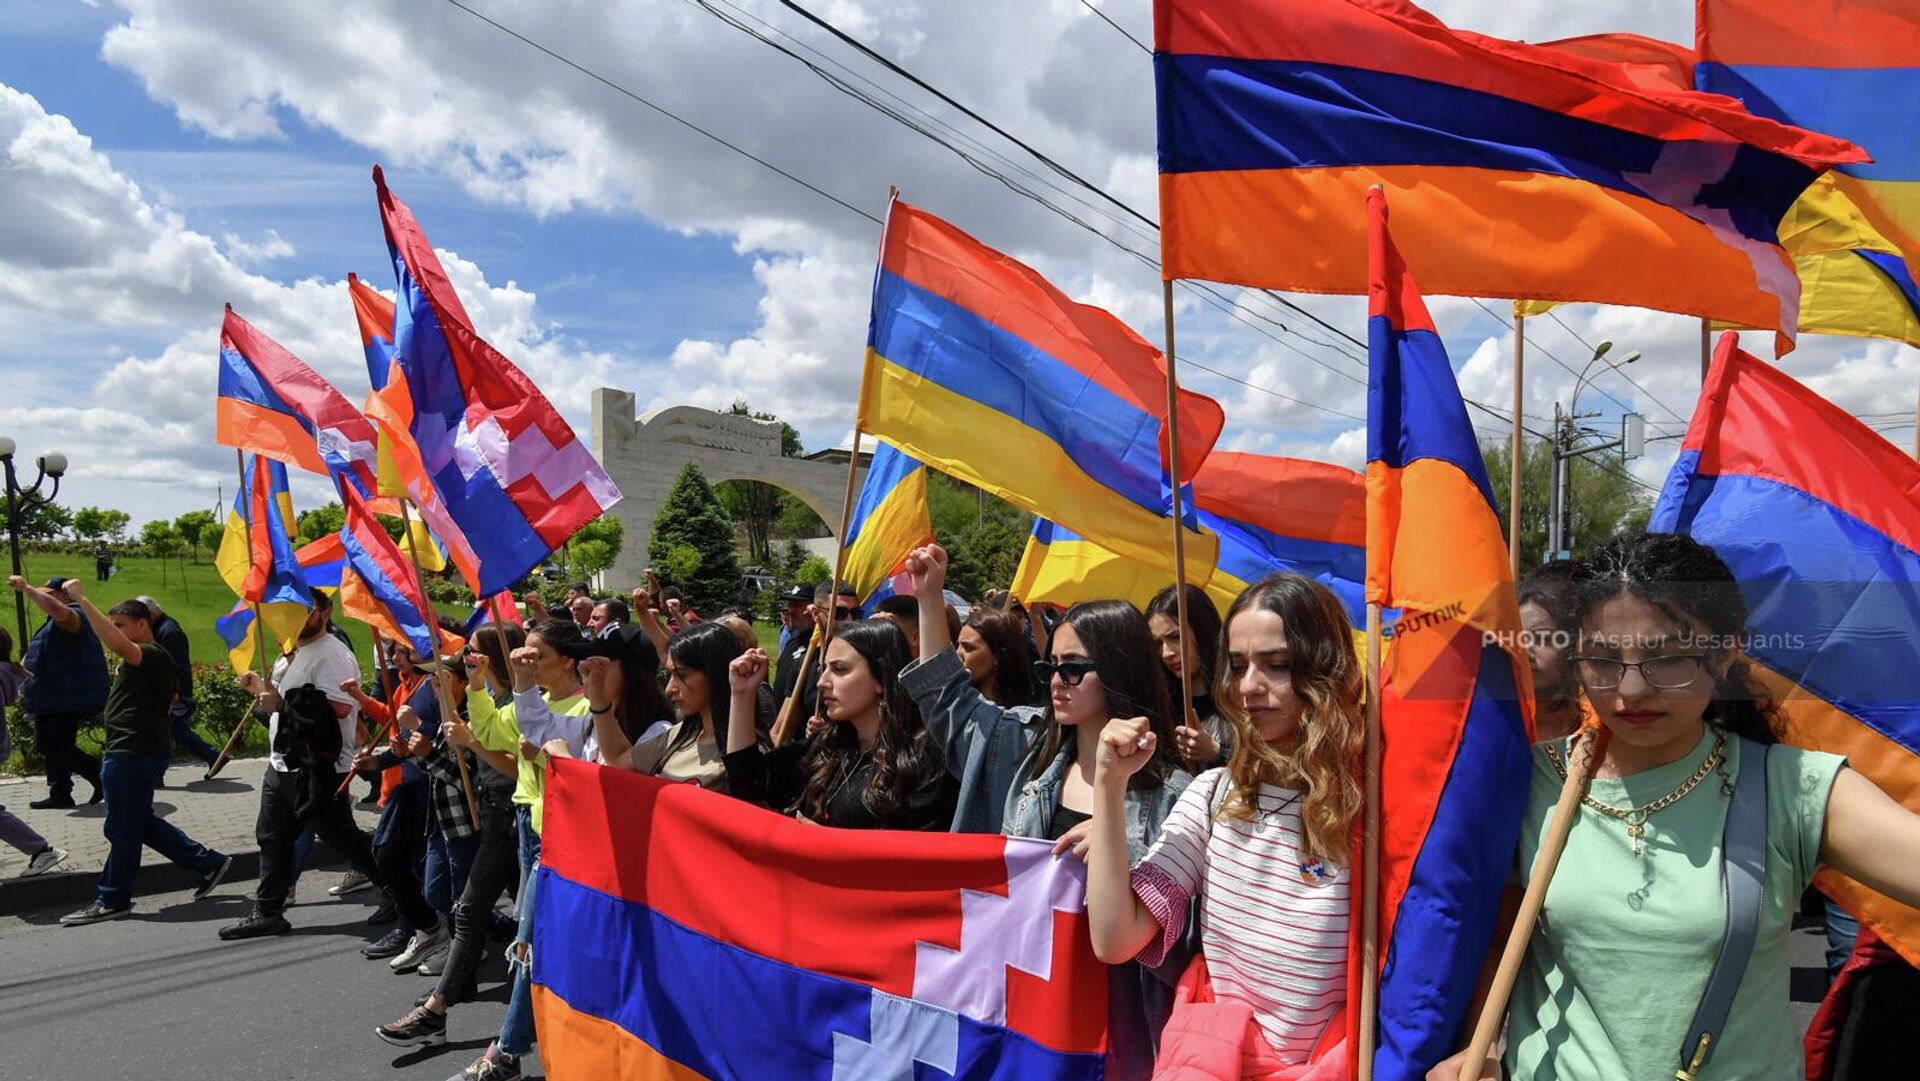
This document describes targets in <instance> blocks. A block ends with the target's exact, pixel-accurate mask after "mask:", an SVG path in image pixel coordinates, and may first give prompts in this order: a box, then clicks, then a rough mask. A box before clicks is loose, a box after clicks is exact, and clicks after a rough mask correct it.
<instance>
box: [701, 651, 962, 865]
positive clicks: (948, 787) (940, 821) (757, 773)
mask: <svg viewBox="0 0 1920 1081" xmlns="http://www.w3.org/2000/svg"><path fill="white" fill-rule="evenodd" d="M906 663H907V636H906V635H904V634H901V633H900V628H899V627H897V626H895V625H894V624H893V623H891V622H889V621H887V620H884V619H868V620H862V621H860V622H857V623H850V624H846V625H844V626H839V627H835V628H834V632H833V641H832V642H830V643H829V644H828V646H827V649H826V664H825V665H824V666H823V667H822V670H821V673H820V708H821V710H822V711H823V712H824V713H825V714H826V719H827V725H826V727H824V728H822V729H821V730H820V731H819V732H818V733H817V734H816V735H814V736H812V737H810V738H808V739H807V740H806V742H804V743H788V744H786V745H784V746H781V747H776V748H773V749H771V750H763V749H762V748H760V747H758V746H756V744H755V740H754V731H753V728H752V726H751V725H730V726H728V729H727V755H726V759H725V762H726V768H727V784H728V790H729V791H730V792H731V793H732V794H733V795H735V796H737V797H739V798H741V799H744V800H747V801H749V802H751V803H758V804H761V805H762V806H765V807H770V808H772V809H774V810H776V811H781V812H786V813H791V814H793V815H794V816H796V817H799V818H804V819H806V820H808V821H810V822H816V823H819V824H820V825H823V826H839V827H842V828H845V829H896V830H944V829H946V828H947V825H948V823H950V822H951V821H953V800H954V796H955V794H956V793H957V792H958V791H959V786H958V785H957V784H955V783H954V780H953V778H952V777H950V776H948V774H947V767H946V762H945V761H944V759H943V758H942V756H941V754H940V744H939V743H938V742H936V741H935V740H934V739H933V737H931V736H930V735H928V733H927V730H926V728H925V726H923V725H922V724H921V723H920V711H919V710H917V709H915V708H914V705H913V700H912V699H910V698H908V697H907V694H906V692H905V691H904V690H902V689H901V688H900V669H901V668H902V667H903V666H904V665H905V664H906ZM766 672H767V655H766V654H765V653H763V652H761V651H760V650H758V649H752V650H748V651H747V652H746V653H743V654H741V655H740V657H739V658H738V659H737V660H735V661H734V662H733V665H732V667H731V669H730V673H729V676H730V682H731V683H732V690H733V713H734V715H735V716H752V710H753V705H754V696H755V694H756V693H757V689H758V687H759V686H760V684H762V683H764V682H765V681H766Z"/></svg>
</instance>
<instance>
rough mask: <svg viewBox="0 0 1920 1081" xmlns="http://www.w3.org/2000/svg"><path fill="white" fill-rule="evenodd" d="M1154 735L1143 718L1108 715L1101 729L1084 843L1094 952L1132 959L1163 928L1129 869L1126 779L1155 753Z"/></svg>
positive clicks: (1112, 961)
mask: <svg viewBox="0 0 1920 1081" xmlns="http://www.w3.org/2000/svg"><path fill="white" fill-rule="evenodd" d="M1153 749H1154V735H1153V731H1152V729H1151V728H1149V727H1148V725H1147V722H1146V721H1145V720H1144V719H1141V718H1137V717H1136V718H1129V719H1125V720H1120V719H1116V720H1112V721H1108V722H1107V727H1106V730H1105V731H1104V732H1102V733H1101V734H1100V750H1099V753H1098V756H1097V757H1096V758H1095V759H1094V767H1093V836H1092V839H1091V843H1090V844H1089V846H1088V849H1087V924H1088V927H1089V930H1090V931H1091V932H1092V937H1093V953H1094V956H1096V957H1098V958H1100V960H1102V961H1104V962H1106V963H1107V964H1109V965H1117V964H1119V963H1121V962H1122V961H1131V960H1132V959H1133V958H1135V957H1137V956H1139V954H1140V951H1141V950H1143V949H1146V948H1147V944H1148V943H1150V942H1152V941H1153V938H1154V936H1155V935H1158V934H1160V933H1161V928H1160V923H1159V921H1158V920H1156V919H1154V918H1153V913H1151V912H1148V911H1147V906H1146V905H1144V904H1142V903H1141V901H1140V898H1139V896H1138V895H1137V894H1135V893H1134V892H1133V884H1132V882H1131V881H1130V880H1129V879H1128V875H1127V872H1128V870H1129V869H1130V868H1129V867H1128V866H1127V781H1128V779H1129V778H1131V777H1132V776H1133V775H1134V774H1135V773H1136V772H1138V771H1139V770H1140V768H1141V767H1142V766H1144V765H1146V764H1147V762H1148V761H1149V760H1151V759H1152V758H1153Z"/></svg>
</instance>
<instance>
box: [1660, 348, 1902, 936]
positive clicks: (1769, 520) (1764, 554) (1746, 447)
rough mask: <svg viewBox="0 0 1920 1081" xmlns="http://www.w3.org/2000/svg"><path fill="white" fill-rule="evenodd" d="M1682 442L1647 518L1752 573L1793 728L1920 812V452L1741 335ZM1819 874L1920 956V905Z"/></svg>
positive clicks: (1721, 361) (1752, 603)
mask: <svg viewBox="0 0 1920 1081" xmlns="http://www.w3.org/2000/svg"><path fill="white" fill-rule="evenodd" d="M1680 448H1681V449H1680V457H1679V459H1678V460H1676V461H1675V462H1674V464H1673V471H1672V472H1670V473H1669V474H1668V475H1667V483H1666V486H1665V487H1664V488H1662V489H1661V492H1660V501H1659V503H1658V504H1656V505H1655V507H1654V510H1653V518H1652V520H1651V521H1650V522H1649V523H1648V525H1647V528H1649V529H1653V530H1659V531H1661V532H1669V533H1684V534H1686V535H1687V536H1690V537H1692V538H1694V539H1695V540H1697V541H1699V542H1701V543H1702V544H1706V545H1710V546H1711V547H1712V548H1713V550H1714V553H1715V554H1717V555H1718V556H1719V557H1720V558H1721V559H1722V560H1724V561H1725V562H1726V564H1727V566H1728V567H1729V568H1730V569H1731V570H1732V571H1733V574H1734V577H1736V578H1738V579H1739V581H1740V591H1741V593H1742V594H1744V595H1745V597H1746V600H1747V606H1748V616H1747V627H1748V631H1749V636H1748V640H1747V642H1746V654H1747V658H1748V659H1749V660H1750V661H1751V662H1752V663H1753V667H1754V674H1755V676H1756V677H1757V678H1758V679H1759V681H1760V683H1761V684H1762V685H1763V686H1765V687H1766V689H1767V691H1768V693H1769V694H1770V695H1771V696H1772V697H1773V700H1774V702H1775V703H1776V704H1777V705H1778V706H1779V707H1780V711H1781V713H1782V714H1783V715H1784V716H1785V718H1786V725H1785V728H1784V730H1783V731H1782V732H1781V734H1780V735H1781V739H1782V740H1784V741H1785V742H1787V743H1791V744H1794V745H1795V746H1799V747H1807V748H1811V749H1813V750H1816V751H1831V752H1833V753H1835V754H1841V755H1845V756H1846V758H1847V764H1848V765H1850V766H1852V767H1853V768H1854V769H1857V770H1859V771H1860V772H1861V773H1862V774H1864V775H1865V776H1866V777H1867V778H1868V779H1870V780H1872V781H1873V783H1874V784H1877V785H1879V786H1880V788H1881V789H1882V790H1884V791H1885V792H1886V793H1887V794H1889V795H1891V796H1892V797H1893V798H1895V799H1897V800H1899V801H1901V802H1902V803H1904V804H1906V806H1907V807H1908V808H1909V809H1911V810H1920V667H1917V666H1915V664H1914V663H1913V643H1914V642H1915V641H1920V505H1917V504H1916V503H1915V501H1914V499H1915V494H1916V493H1920V463H1916V462H1915V461H1914V460H1913V459H1912V458H1910V457H1908V456H1907V454H1906V453H1905V452H1904V451H1902V450H1901V449H1900V448H1898V447H1896V446H1894V445H1893V444H1892V443H1889V442H1887V441H1886V439H1884V438H1882V437H1881V436H1880V434H1879V433H1877V432H1875V431H1873V430H1872V429H1871V428H1869V427H1867V426H1866V425H1865V424H1862V423H1861V422H1860V421H1859V420H1857V419H1855V418H1854V417H1852V416H1849V415H1848V414H1847V413H1846V411H1845V410H1843V409H1841V408H1839V407H1838V406H1836V405H1834V404H1833V403H1832V402H1829V401H1827V400H1826V399H1824V398H1822V397H1820V396H1819V395H1818V394H1815V393H1814V392H1813V391H1811V390H1808V389H1807V388H1806V387H1804V386H1802V385H1801V384H1799V383H1798V382H1795V381H1794V380H1793V379H1792V378H1791V377H1790V376H1788V375H1787V374H1786V373H1784V372H1782V371H1780V370H1779V369H1778V368H1775V367H1773V366H1772V365H1770V364H1767V363H1766V362H1764V361H1762V360H1760V359H1758V358H1756V357H1753V356H1750V355H1748V354H1747V353H1745V352H1742V351H1741V349H1740V346H1739V340H1738V337H1737V336H1736V335H1734V334H1725V335H1722V336H1721V338H1720V346H1719V349H1718V350H1716V351H1715V354H1714V360H1713V367H1712V368H1711V369H1709V370H1708V372H1707V380H1706V384H1705V385H1704V386H1703V387H1701V390H1700V404H1699V405H1698V406H1697V407H1696V408H1695V410H1694V413H1693V422H1692V424H1691V425H1689V426H1688V428H1687V435H1686V439H1685V441H1684V442H1682V443H1681V445H1680ZM1816 882H1817V884H1818V885H1819V886H1820V888H1821V889H1822V890H1824V891H1826V892H1828V893H1830V894H1833V895H1834V896H1836V897H1837V898H1839V899H1840V900H1841V901H1842V902H1843V903H1844V904H1845V905H1846V907H1847V910H1848V911H1850V912H1853V913H1854V914H1855V915H1857V916H1858V917H1859V918H1860V921H1861V922H1862V923H1865V924H1867V925H1869V926H1871V927H1872V928H1873V929H1874V930H1875V931H1876V932H1878V933H1879V935H1880V937H1881V938H1883V939H1885V940H1886V941H1887V942H1888V943H1890V944H1891V945H1893V946H1894V948H1896V949H1898V950H1899V951H1900V952H1901V954H1902V955H1904V956H1905V957H1906V958H1907V960H1908V961H1910V962H1912V963H1914V964H1920V912H1916V911H1915V910H1914V909H1912V908H1908V907H1907V906H1905V905H1902V904H1898V903H1896V902H1894V901H1891V900H1889V899H1887V898H1886V897H1884V896H1881V895H1880V894H1877V893H1874V892H1872V891H1870V890H1868V889H1867V888H1866V887H1864V886H1862V885H1860V884H1859V883H1857V882H1854V881H1852V880H1851V879H1848V878H1845V877H1843V876H1841V875H1840V874H1838V873H1837V872H1835V871H1833V870H1830V869H1829V870H1823V871H1821V872H1820V877H1819V878H1818V879H1817V880H1816Z"/></svg>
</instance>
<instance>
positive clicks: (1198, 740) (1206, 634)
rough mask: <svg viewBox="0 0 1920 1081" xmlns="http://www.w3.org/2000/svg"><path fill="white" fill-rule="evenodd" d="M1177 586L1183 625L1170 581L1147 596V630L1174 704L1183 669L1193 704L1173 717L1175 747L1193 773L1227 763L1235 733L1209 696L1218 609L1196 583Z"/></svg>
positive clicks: (1217, 641) (1216, 651) (1215, 658)
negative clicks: (1182, 597)
mask: <svg viewBox="0 0 1920 1081" xmlns="http://www.w3.org/2000/svg"><path fill="white" fill-rule="evenodd" d="M1180 588H1181V589H1183V590H1185V591H1186V594H1187V598H1186V599H1187V623H1186V626H1185V627H1184V628H1183V627H1182V626H1181V624H1180V597H1179V594H1178V593H1177V592H1176V591H1175V590H1174V587H1172V586H1168V587H1167V588H1165V589H1163V590H1161V591H1160V592H1158V593H1156V594H1154V595H1153V599H1152V600H1150V601H1148V602H1147V630H1148V631H1150V632H1152V634H1153V641H1154V644H1155V645H1156V646H1158V647H1159V648H1160V663H1161V664H1163V665H1165V666H1166V669H1167V694H1168V695H1169V696H1170V697H1171V698H1172V699H1173V701H1174V702H1175V703H1176V704H1177V703H1178V702H1179V701H1180V687H1181V679H1180V674H1181V673H1182V672H1185V673H1186V674H1187V678H1186V687H1187V692H1188V694H1189V695H1190V696H1191V701H1192V708H1191V709H1190V710H1189V711H1188V714H1187V715H1186V716H1183V717H1176V718H1175V721H1176V724H1175V727H1174V730H1173V738H1174V750H1175V751H1176V752H1177V753H1178V754H1179V755H1180V761H1182V762H1183V763H1185V764H1186V767H1187V769H1188V770H1190V771H1193V772H1196V773H1197V772H1199V771H1200V770H1203V769H1211V768H1212V767H1214V766H1221V765H1225V764H1226V761H1227V755H1228V753H1229V752H1231V751H1232V750H1233V736H1232V729H1231V728H1230V726H1228V724H1227V723H1226V721H1225V720H1224V719H1222V718H1221V716H1220V711H1219V710H1218V709H1217V708H1215V706H1214V702H1213V680H1214V672H1215V670H1216V669H1217V668H1218V667H1219V650H1220V610H1219V609H1217V608H1215V607H1214V606H1213V598H1212V597H1210V596H1208V595H1207V591H1206V590H1204V589H1201V588H1200V587H1199V586H1194V585H1189V586H1182V587H1180Z"/></svg>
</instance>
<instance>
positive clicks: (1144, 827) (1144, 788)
mask: <svg viewBox="0 0 1920 1081" xmlns="http://www.w3.org/2000/svg"><path fill="white" fill-rule="evenodd" d="M907 571H908V573H909V574H910V575H911V576H912V579H913V587H914V592H915V593H916V594H917V595H919V596H922V597H937V596H939V595H940V591H941V589H942V588H944V586H945V584H946V575H947V553H946V551H945V549H943V548H941V547H940V546H939V545H937V544H931V545H927V546H926V547H924V548H918V549H915V550H914V552H913V554H912V555H910V556H908V557H907ZM1034 670H1035V675H1036V677H1037V678H1038V680H1039V681H1040V682H1041V683H1043V684H1045V686H1046V688H1047V693H1048V706H1047V709H1046V711H1045V712H1044V713H1038V714H1036V712H1035V711H1034V710H1031V709H1028V708H1023V707H1017V706H1016V707H1011V708H1002V707H1001V706H998V705H995V704H994V703H993V702H991V701H989V700H988V699H987V698H986V697H985V696H984V695H982V694H981V693H980V691H979V689H978V688H976V687H975V686H974V685H973V683H972V682H971V680H970V679H969V678H968V671H967V669H966V668H965V667H964V666H963V665H962V664H961V662H960V660H959V659H958V658H957V657H956V656H955V654H954V651H953V649H952V648H951V644H950V642H949V641H948V638H947V627H946V621H945V619H944V618H942V617H940V616H938V615H937V614H935V613H934V612H932V611H929V610H928V609H926V608H923V609H922V610H921V618H920V659H919V661H917V662H916V663H914V664H912V665H910V666H908V668H907V670H906V672H905V673H903V674H902V676H901V683H902V684H903V685H904V686H905V687H906V688H907V690H908V691H909V692H910V693H912V695H913V697H914V700H915V701H916V702H917V703H919V705H920V710H921V713H922V715H923V716H925V717H926V718H927V726H928V728H929V729H930V730H931V731H932V732H933V733H934V734H935V735H936V736H937V737H938V738H939V739H940V740H941V741H942V742H943V743H944V744H945V746H946V748H947V766H948V768H949V769H951V770H952V771H953V774H954V776H955V777H957V778H958V779H959V781H960V808H959V810H958V811H957V812H956V814H955V815H954V823H953V828H954V829H955V830H956V831H959V832H968V833H1002V832H1004V833H1006V834H1008V835H1010V836H1014V837H1037V838H1043V839H1046V840H1050V841H1054V842H1056V847H1055V851H1056V852H1062V853H1064V852H1066V851H1069V850H1071V851H1073V852H1075V853H1076V854H1077V855H1080V856H1082V857H1084V856H1085V852H1086V843H1087V837H1088V836H1089V833H1090V831H1091V828H1092V827H1091V824H1090V818H1091V816H1092V814H1093V811H1094V805H1095V800H1094V786H1093V761H1094V753H1093V752H1094V747H1095V746H1096V745H1097V744H1098V742H1099V739H1100V733H1101V730H1102V729H1103V728H1104V727H1105V726H1106V724H1107V722H1108V721H1109V720H1111V719H1112V718H1114V717H1142V718H1145V720H1143V722H1142V723H1144V724H1146V725H1147V726H1148V727H1149V728H1150V729H1151V730H1152V731H1153V732H1155V733H1156V734H1157V735H1158V736H1159V737H1160V744H1159V746H1160V748H1161V750H1159V751H1158V752H1156V753H1154V754H1151V755H1147V756H1145V758H1144V759H1143V766H1144V768H1142V769H1140V770H1139V771H1138V773H1136V774H1135V775H1134V776H1133V777H1131V778H1129V783H1128V784H1127V786H1126V789H1125V794H1124V805H1125V811H1124V814H1125V819H1126V825H1125V833H1124V836H1125V839H1126V845H1127V847H1128V849H1129V850H1130V851H1131V852H1132V853H1133V855H1134V856H1135V857H1138V856H1140V855H1143V854H1144V853H1145V852H1146V851H1147V847H1148V846H1149V845H1151V844H1152V843H1153V842H1154V840H1155V838H1156V837H1158V836H1159V833H1160V824H1161V822H1162V820H1164V819H1165V818H1166V817H1167V814H1168V813H1169V812H1170V811H1171V810H1172V809H1173V806H1174V801H1175V800H1177V799H1178V798H1179V796H1180V793H1181V790H1183V789H1184V788H1186V787H1187V784H1188V782H1189V781H1191V780H1192V778H1191V777H1190V776H1188V774H1187V773H1186V772H1185V771H1184V770H1182V769H1181V768H1180V766H1179V764H1178V763H1177V762H1175V761H1174V759H1173V757H1172V754H1171V752H1170V750H1168V748H1171V747H1172V745H1173V712H1172V707H1171V705H1170V703H1169V700H1168V697H1167V682H1166V679H1165V671H1166V670H1165V668H1163V667H1162V665H1161V664H1160V660H1159V658H1158V657H1157V656H1156V653H1155V649H1154V643H1153V637H1152V635H1151V634H1150V633H1148V630H1147V620H1146V617H1145V616H1143V615H1141V614H1140V612H1139V610H1138V609H1136V608H1134V607H1133V606H1132V605H1130V604H1127V603H1126V602H1124V601H1089V602H1083V603H1081V604H1076V605H1074V606H1073V607H1072V608H1069V609H1068V610H1067V614H1066V616H1065V617H1064V618H1063V619H1062V620H1061V622H1060V625H1059V626H1058V627H1057V628H1055V629H1054V632H1053V641H1052V643H1051V646H1050V648H1049V651H1048V659H1047V660H1045V661H1041V662H1039V663H1037V664H1036V665H1035V666H1034ZM1182 926H1183V927H1184V924H1183V925H1182ZM1126 960H1127V961H1128V962H1129V963H1122V964H1119V965H1116V966H1115V967H1114V969H1113V970H1112V973H1111V977H1110V979H1109V982H1108V993H1107V1003H1108V1025H1107V1032H1108V1040H1109V1047H1108V1053H1107V1076H1108V1077H1111V1078H1143V1077H1146V1076H1148V1075H1149V1074H1150V1073H1151V1071H1152V1068H1153V1059H1154V1054H1155V1051H1156V1048H1157V1047H1158V1039H1159V1034H1160V1029H1161V1027H1162V1026H1164V1025H1165V1024H1166V1019H1167V1015H1168V1013H1169V1012H1170V1011H1171V1009H1172V1004H1173V995H1172V986H1173V983H1174V981H1175V980H1176V979H1177V978H1178V977H1179V975H1180V972H1179V968H1180V967H1181V964H1182V963H1183V962H1181V961H1176V962H1174V963H1172V964H1170V965H1166V966H1162V968H1161V969H1160V970H1159V971H1157V972H1156V971H1153V970H1150V969H1147V968H1144V967H1142V966H1139V965H1135V964H1132V963H1130V961H1131V959H1130V958H1129V959H1126Z"/></svg>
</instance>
